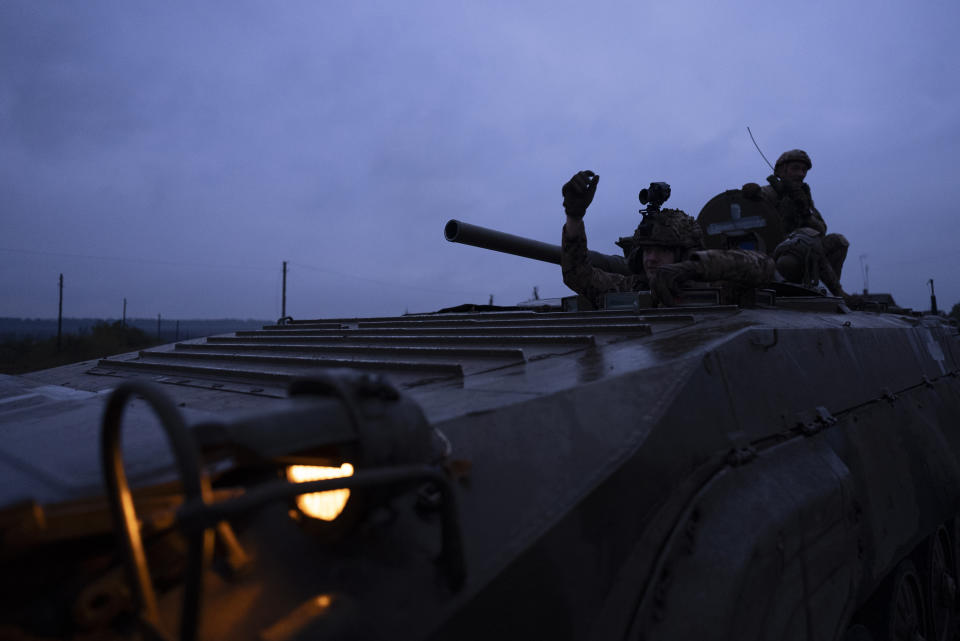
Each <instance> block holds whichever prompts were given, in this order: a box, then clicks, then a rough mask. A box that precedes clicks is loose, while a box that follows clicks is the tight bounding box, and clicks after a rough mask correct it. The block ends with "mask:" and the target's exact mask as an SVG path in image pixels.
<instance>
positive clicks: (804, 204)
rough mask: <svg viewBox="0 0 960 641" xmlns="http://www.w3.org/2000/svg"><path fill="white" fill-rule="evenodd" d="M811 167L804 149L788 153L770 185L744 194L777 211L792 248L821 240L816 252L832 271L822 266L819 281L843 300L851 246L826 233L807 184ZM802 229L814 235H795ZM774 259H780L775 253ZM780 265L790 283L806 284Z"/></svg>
mask: <svg viewBox="0 0 960 641" xmlns="http://www.w3.org/2000/svg"><path fill="white" fill-rule="evenodd" d="M812 167H813V163H812V162H811V161H810V156H808V155H807V152H805V151H803V150H802V149H791V150H790V151H785V152H783V153H782V154H780V157H779V158H777V164H776V165H774V168H773V175H772V176H769V177H767V183H768V184H766V185H764V186H763V187H761V186H760V185H758V184H757V183H747V184H745V185H744V186H743V190H742V191H743V194H744V195H745V196H747V197H748V198H762V199H763V200H765V201H766V202H768V203H770V205H771V206H772V207H773V208H774V209H776V210H777V212H778V213H779V214H780V221H781V223H782V224H783V231H784V233H786V234H787V240H789V241H791V246H803V247H807V246H808V245H810V244H811V243H810V240H809V239H811V238H814V237H819V241H818V243H814V244H816V245H817V247H816V248H815V249H816V250H817V251H821V252H822V254H823V256H824V257H825V258H826V262H827V264H829V267H830V269H826V265H822V268H821V269H820V270H819V271H820V278H821V279H823V282H824V283H825V284H826V285H827V287H828V288H829V289H830V291H831V292H832V293H834V294H835V295H838V296H840V295H842V289H840V272H841V271H842V270H843V262H844V260H846V258H847V249H848V248H849V247H850V243H849V242H848V241H847V239H846V238H844V237H843V236H841V235H840V234H828V233H827V223H826V222H824V220H823V216H821V215H820V212H819V211H818V210H817V208H816V207H814V205H813V198H812V197H811V195H810V185H808V184H807V183H805V182H804V178H806V176H807V172H808V171H810V169H811V168H812ZM800 229H807V230H812V231H813V232H815V233H811V232H810V231H805V232H799V233H795V232H797V230H800ZM795 249H796V247H793V248H792V249H791V252H792V253H796V251H795ZM780 253H781V255H782V254H783V253H784V250H780ZM775 258H777V256H776V252H775ZM787 262H788V263H789V262H790V261H787ZM808 262H809V261H808ZM780 263H781V261H780V260H779V259H778V260H777V267H778V269H779V270H780V272H781V273H782V274H783V275H784V276H785V277H787V279H788V280H792V281H796V282H801V281H803V280H806V279H805V278H804V277H803V276H798V275H797V274H795V273H792V272H791V271H790V269H791V265H790V264H787V263H785V264H784V265H783V266H781V265H780ZM831 271H832V274H831V273H830V272H831ZM808 276H809V274H808Z"/></svg>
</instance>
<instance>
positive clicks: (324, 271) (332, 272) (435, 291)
mask: <svg viewBox="0 0 960 641" xmlns="http://www.w3.org/2000/svg"><path fill="white" fill-rule="evenodd" d="M288 262H289V263H290V264H291V265H296V266H298V267H303V268H305V269H310V270H313V271H316V272H320V273H322V274H330V275H332V276H339V277H342V278H351V279H353V280H361V281H364V282H367V283H376V284H377V285H383V286H385V287H395V288H400V289H415V290H419V291H424V292H430V293H433V294H455V295H457V296H463V295H467V294H470V295H474V296H486V295H487V293H480V292H478V291H468V290H458V291H454V290H450V289H437V288H434V287H421V286H419V285H409V284H407V283H396V282H390V281H385V280H378V279H376V278H367V277H365V276H357V275H356V274H345V273H343V272H338V271H335V270H332V269H325V268H321V267H314V266H313V265H306V264H304V263H300V262H294V261H288Z"/></svg>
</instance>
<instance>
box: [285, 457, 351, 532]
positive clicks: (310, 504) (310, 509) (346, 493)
mask: <svg viewBox="0 0 960 641" xmlns="http://www.w3.org/2000/svg"><path fill="white" fill-rule="evenodd" d="M345 476H353V465H351V464H350V463H344V464H343V465H341V466H340V467H322V466H318V465H291V466H290V467H288V468H287V479H288V480H290V481H291V482H293V483H304V482H306V481H320V480H323V479H337V478H343V477H345ZM349 498H350V490H331V491H329V492H314V493H313V494H301V495H300V496H298V497H297V507H298V508H300V511H301V512H303V513H304V514H305V515H307V516H309V517H312V518H315V519H321V520H323V521H332V520H334V519H335V518H337V517H338V516H340V513H341V512H343V508H344V507H345V506H346V505H347V500H348V499H349Z"/></svg>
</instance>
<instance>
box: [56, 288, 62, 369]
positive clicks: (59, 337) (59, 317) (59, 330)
mask: <svg viewBox="0 0 960 641" xmlns="http://www.w3.org/2000/svg"><path fill="white" fill-rule="evenodd" d="M62 340H63V274H60V306H59V311H57V351H58V352H59V351H60V345H61V341H62Z"/></svg>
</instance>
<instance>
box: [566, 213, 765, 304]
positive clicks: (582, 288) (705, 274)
mask: <svg viewBox="0 0 960 641" xmlns="http://www.w3.org/2000/svg"><path fill="white" fill-rule="evenodd" d="M666 212H671V215H676V214H679V216H683V217H684V218H686V219H689V220H690V221H693V219H692V218H690V217H689V216H687V215H686V214H683V213H682V212H680V211H679V210H665V212H664V213H666ZM673 212H676V214H673ZM568 224H570V223H569V222H568ZM575 225H576V227H575V228H574V229H569V230H568V229H567V225H564V227H563V234H562V239H561V253H560V265H561V267H562V269H563V282H564V284H565V285H566V286H567V287H569V288H570V289H572V290H573V291H575V292H577V293H578V294H580V295H582V296H586V297H587V298H588V299H590V301H591V302H592V303H593V304H594V305H596V306H598V307H599V306H600V301H601V300H602V299H603V295H604V294H608V293H611V292H633V291H640V290H647V289H650V290H651V291H653V292H654V294H655V295H657V297H658V298H659V299H661V300H663V302H665V303H666V304H670V303H671V302H672V297H671V296H670V293H669V292H670V290H675V289H676V286H677V285H678V284H679V283H680V282H683V281H686V284H687V285H688V286H690V285H695V284H696V283H697V282H700V283H704V282H717V281H729V282H731V283H734V284H737V285H740V286H745V287H756V286H758V285H761V284H763V283H767V282H770V281H772V280H773V278H774V271H775V270H774V263H773V260H772V259H771V258H770V257H768V256H767V255H766V254H764V253H762V252H757V251H752V250H748V249H728V250H721V249H709V250H705V249H702V247H703V244H702V239H701V238H697V239H696V242H695V243H693V245H694V246H692V247H685V248H684V247H681V248H677V246H676V245H662V246H667V247H671V248H677V249H678V251H679V252H680V255H679V256H678V258H679V259H680V262H676V263H673V264H669V265H663V266H661V267H660V268H658V269H657V271H656V272H655V274H654V276H653V280H654V282H652V283H651V282H650V281H648V280H647V277H646V275H644V274H642V273H637V274H632V275H629V276H624V275H622V274H613V273H610V272H606V271H603V270H600V269H597V268H596V267H594V266H593V265H591V264H590V258H589V255H588V251H587V236H586V232H585V230H584V227H583V221H582V220H578V221H576V223H575ZM642 227H643V225H641V226H640V227H638V228H637V232H638V233H637V234H636V235H635V238H636V239H637V242H636V245H637V246H638V249H637V250H635V251H637V252H639V251H642V246H643V245H645V244H646V245H650V244H660V243H650V242H645V241H649V238H646V239H645V238H644V237H643V235H642V233H641V228H642ZM693 227H694V228H695V229H696V230H698V231H699V226H697V225H696V222H695V221H693ZM701 233H702V232H701ZM638 236H639V238H638ZM629 262H630V263H631V264H632V265H633V266H634V269H635V270H636V269H637V267H636V266H637V263H638V262H639V257H638V256H636V255H635V256H631V259H630V261H629Z"/></svg>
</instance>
